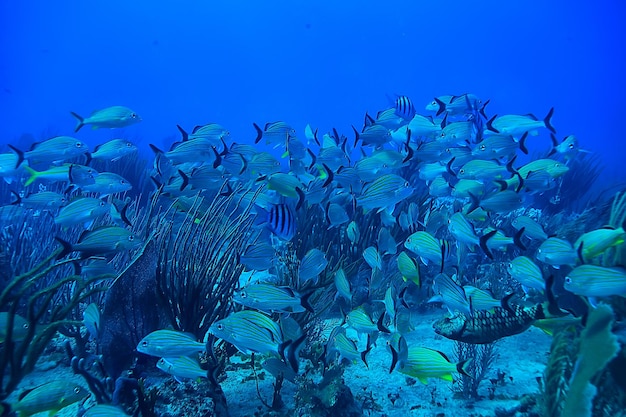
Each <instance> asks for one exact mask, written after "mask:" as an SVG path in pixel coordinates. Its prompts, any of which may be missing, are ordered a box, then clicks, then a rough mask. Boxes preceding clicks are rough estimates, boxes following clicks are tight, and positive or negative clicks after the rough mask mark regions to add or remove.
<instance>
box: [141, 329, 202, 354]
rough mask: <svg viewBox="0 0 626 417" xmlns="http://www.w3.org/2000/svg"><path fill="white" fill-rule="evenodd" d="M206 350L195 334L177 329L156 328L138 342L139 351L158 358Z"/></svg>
mask: <svg viewBox="0 0 626 417" xmlns="http://www.w3.org/2000/svg"><path fill="white" fill-rule="evenodd" d="M205 350H206V344H205V343H202V342H198V341H196V338H195V336H194V335H192V334H189V333H183V332H179V331H176V330H155V331H153V332H152V333H150V334H148V335H147V336H145V337H144V338H143V339H141V340H140V341H139V343H138V344H137V352H139V353H143V354H144V355H149V356H156V357H158V358H163V357H166V358H176V357H179V356H192V355H196V354H198V353H201V352H204V351H205Z"/></svg>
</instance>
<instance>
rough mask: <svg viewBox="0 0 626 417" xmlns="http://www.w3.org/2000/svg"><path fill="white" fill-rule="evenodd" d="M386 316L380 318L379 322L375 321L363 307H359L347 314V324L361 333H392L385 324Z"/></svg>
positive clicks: (382, 315)
mask: <svg viewBox="0 0 626 417" xmlns="http://www.w3.org/2000/svg"><path fill="white" fill-rule="evenodd" d="M384 317H385V314H381V315H380V316H379V317H378V321H374V319H373V318H372V316H371V315H370V314H369V313H368V312H367V311H365V308H363V306H359V307H357V308H355V309H354V310H352V311H350V312H349V313H348V314H346V324H347V325H348V326H349V327H351V328H353V329H354V330H356V331H357V332H359V333H365V334H373V333H377V332H383V333H390V331H389V329H387V328H386V327H385V326H384V324H383V320H384Z"/></svg>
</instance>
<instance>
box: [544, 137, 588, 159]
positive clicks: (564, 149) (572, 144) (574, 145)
mask: <svg viewBox="0 0 626 417" xmlns="http://www.w3.org/2000/svg"><path fill="white" fill-rule="evenodd" d="M550 138H551V139H552V150H551V151H550V153H549V154H548V156H552V155H555V154H556V155H561V156H562V157H563V158H564V159H565V161H570V160H572V159H574V158H575V157H576V155H578V153H580V152H582V153H588V152H589V151H586V150H584V149H581V148H580V145H579V144H578V139H577V138H576V136H574V135H569V136H566V137H565V138H564V139H563V141H562V142H561V143H558V141H557V140H556V136H554V134H552V135H550Z"/></svg>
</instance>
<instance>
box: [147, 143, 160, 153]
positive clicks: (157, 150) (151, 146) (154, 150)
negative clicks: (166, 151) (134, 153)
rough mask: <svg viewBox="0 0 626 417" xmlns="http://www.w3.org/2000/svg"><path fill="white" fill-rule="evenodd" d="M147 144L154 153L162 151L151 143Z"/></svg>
mask: <svg viewBox="0 0 626 417" xmlns="http://www.w3.org/2000/svg"><path fill="white" fill-rule="evenodd" d="M148 146H150V149H152V152H154V153H155V155H161V154H162V153H163V151H162V150H160V149H159V148H157V147H156V146H154V145H153V144H151V143H149V144H148Z"/></svg>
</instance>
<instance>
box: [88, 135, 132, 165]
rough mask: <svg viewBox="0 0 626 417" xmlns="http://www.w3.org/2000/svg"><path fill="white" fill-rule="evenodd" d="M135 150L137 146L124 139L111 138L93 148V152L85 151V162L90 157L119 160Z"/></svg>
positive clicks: (89, 159) (90, 158)
mask: <svg viewBox="0 0 626 417" xmlns="http://www.w3.org/2000/svg"><path fill="white" fill-rule="evenodd" d="M135 152H137V146H135V145H134V144H133V143H132V142H129V141H127V140H125V139H113V140H110V141H108V142H106V143H103V144H102V145H98V146H96V147H95V148H94V150H93V152H87V162H86V165H89V162H90V161H91V160H92V159H101V160H105V161H112V162H115V161H119V160H120V159H122V158H123V157H124V156H126V155H130V154H132V153H135Z"/></svg>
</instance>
